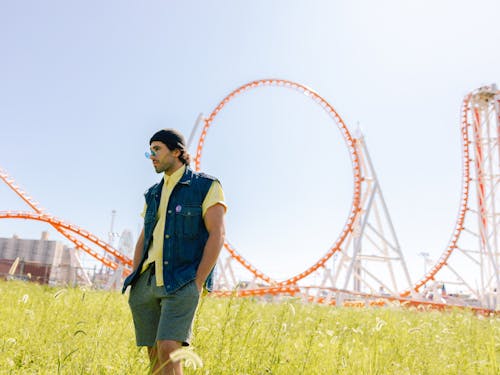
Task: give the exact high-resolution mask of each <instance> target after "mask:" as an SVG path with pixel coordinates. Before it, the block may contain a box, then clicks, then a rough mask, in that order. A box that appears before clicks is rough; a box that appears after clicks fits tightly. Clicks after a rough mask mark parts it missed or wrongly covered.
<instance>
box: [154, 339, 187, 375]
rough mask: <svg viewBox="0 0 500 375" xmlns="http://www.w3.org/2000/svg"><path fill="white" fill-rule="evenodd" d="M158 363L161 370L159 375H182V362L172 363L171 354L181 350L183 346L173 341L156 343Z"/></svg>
mask: <svg viewBox="0 0 500 375" xmlns="http://www.w3.org/2000/svg"><path fill="white" fill-rule="evenodd" d="M156 346H157V355H158V363H159V367H160V368H161V372H159V374H162V375H182V362H181V361H178V362H172V361H170V353H172V352H173V351H175V350H177V349H179V348H180V347H181V346H182V345H181V343H180V342H177V341H172V340H160V341H158V342H157V343H156Z"/></svg>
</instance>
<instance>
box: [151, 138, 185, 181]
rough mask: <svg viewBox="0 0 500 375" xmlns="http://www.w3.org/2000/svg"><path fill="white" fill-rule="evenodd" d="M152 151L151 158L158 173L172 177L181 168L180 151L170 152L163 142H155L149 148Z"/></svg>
mask: <svg viewBox="0 0 500 375" xmlns="http://www.w3.org/2000/svg"><path fill="white" fill-rule="evenodd" d="M149 148H150V149H151V151H152V154H151V156H150V157H149V158H150V159H151V160H152V161H153V167H154V168H155V171H156V173H162V172H165V173H166V174H167V175H170V174H171V173H172V172H174V171H175V170H176V169H177V168H178V167H179V166H180V160H179V155H180V151H179V150H177V149H175V150H173V151H170V150H169V149H168V147H167V146H165V144H164V143H163V142H159V141H153V142H151V145H150V147H149Z"/></svg>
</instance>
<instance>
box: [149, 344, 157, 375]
mask: <svg viewBox="0 0 500 375" xmlns="http://www.w3.org/2000/svg"><path fill="white" fill-rule="evenodd" d="M147 348H148V356H149V363H150V371H151V374H158V373H159V372H157V371H158V368H159V367H160V366H158V349H157V348H156V344H155V346H148V347H147Z"/></svg>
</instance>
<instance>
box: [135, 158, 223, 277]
mask: <svg viewBox="0 0 500 375" xmlns="http://www.w3.org/2000/svg"><path fill="white" fill-rule="evenodd" d="M185 170H186V166H182V167H181V168H179V169H178V170H176V171H175V172H174V173H172V175H170V176H167V175H166V174H165V175H164V176H163V186H162V189H161V199H160V206H159V207H158V212H157V213H156V219H157V222H156V226H155V228H154V230H153V241H152V243H151V245H150V248H149V251H148V257H147V259H146V261H145V262H144V265H143V266H142V270H141V272H144V271H145V270H146V269H147V268H148V265H149V264H150V263H153V262H155V276H156V285H157V286H162V285H163V262H164V263H165V265H167V264H168V259H165V260H163V259H162V258H163V242H164V241H168V240H169V239H170V237H169V236H168V234H167V235H165V236H164V230H165V220H166V218H167V215H166V210H167V206H168V199H169V198H170V194H172V190H173V189H174V187H175V185H176V184H177V183H178V182H179V180H180V179H181V177H182V176H183V175H184V171H185ZM216 204H221V205H223V206H224V208H226V207H227V206H226V203H225V202H224V192H223V191H222V187H221V185H220V183H219V182H218V181H214V182H212V185H211V186H210V189H209V190H208V193H207V196H206V197H205V199H204V201H203V204H202V214H203V216H205V213H206V211H207V210H208V209H209V208H210V207H212V206H214V205H216ZM146 209H147V205H144V211H143V212H142V216H143V217H144V216H145V214H146Z"/></svg>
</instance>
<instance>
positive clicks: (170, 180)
mask: <svg viewBox="0 0 500 375" xmlns="http://www.w3.org/2000/svg"><path fill="white" fill-rule="evenodd" d="M185 170H186V166H185V165H183V166H182V167H180V168H179V169H177V170H176V171H175V172H174V173H172V174H171V175H170V176H168V175H167V174H164V175H163V181H164V184H165V185H166V186H168V187H172V186H175V184H177V183H178V182H179V180H180V179H181V177H182V176H183V175H184V171H185Z"/></svg>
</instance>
